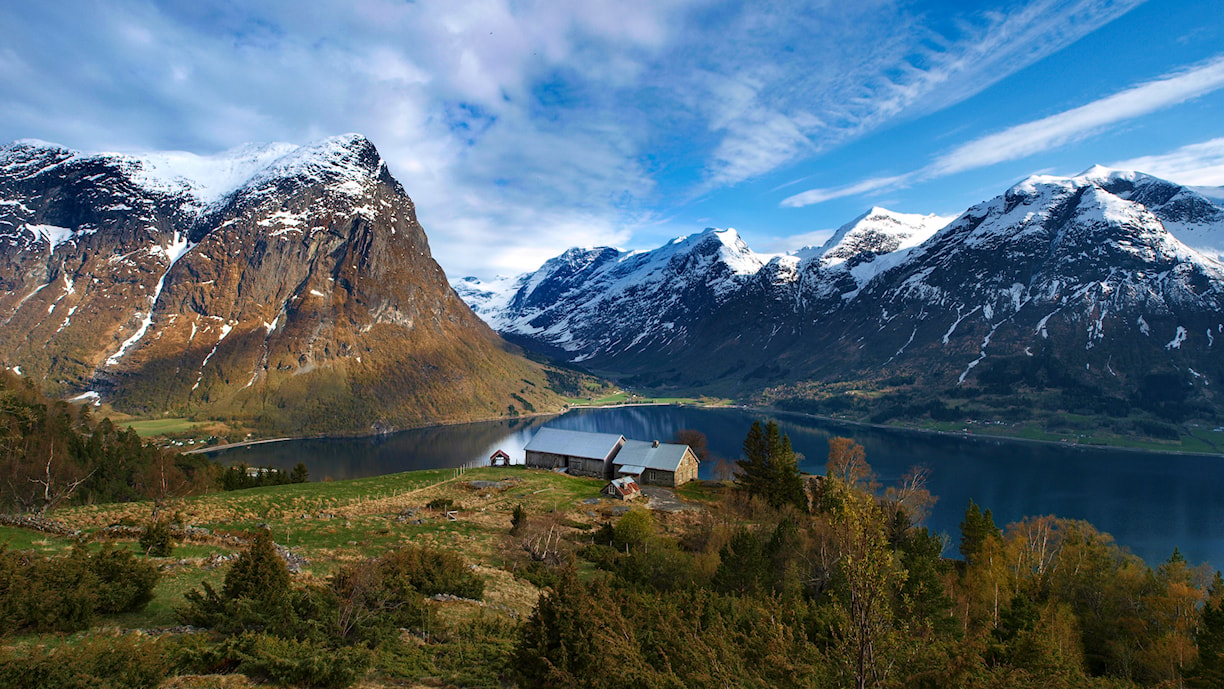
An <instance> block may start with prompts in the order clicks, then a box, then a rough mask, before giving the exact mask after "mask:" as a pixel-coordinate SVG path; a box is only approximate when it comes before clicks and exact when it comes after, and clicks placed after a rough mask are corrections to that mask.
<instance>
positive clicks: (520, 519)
mask: <svg viewBox="0 0 1224 689" xmlns="http://www.w3.org/2000/svg"><path fill="white" fill-rule="evenodd" d="M526 524H527V510H526V509H524V508H523V505H522V503H520V504H518V505H515V506H514V512H512V513H511V514H510V533H511V534H514V535H516V536H517V535H518V534H519V532H520V531H522V530H523V527H524V526H526Z"/></svg>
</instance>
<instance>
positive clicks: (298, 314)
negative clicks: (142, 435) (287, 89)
mask: <svg viewBox="0 0 1224 689" xmlns="http://www.w3.org/2000/svg"><path fill="white" fill-rule="evenodd" d="M180 171H187V172H188V173H194V174H195V176H194V177H186V176H184V175H180V174H177V173H179V172H180ZM0 199H3V201H0V204H3V205H0V233H4V234H3V235H2V236H0V262H3V265H4V268H5V270H4V275H3V277H0V280H6V282H4V283H3V284H2V287H3V288H4V295H3V296H2V297H0V318H3V319H6V320H5V321H3V322H5V327H4V328H3V329H2V330H3V332H2V333H0V357H3V360H4V362H5V363H6V364H7V365H8V366H10V367H17V368H19V369H20V370H21V371H22V373H23V374H24V375H27V376H30V377H32V378H34V379H36V380H39V381H42V382H43V383H44V384H45V385H46V386H47V387H48V388H49V389H51V390H53V391H57V392H61V393H69V394H71V393H78V394H80V393H84V394H90V393H93V394H95V395H97V396H99V397H101V398H102V399H105V400H107V401H109V402H111V403H113V404H114V405H115V406H116V407H118V408H120V409H124V410H129V411H135V412H140V413H160V412H162V411H171V412H174V413H189V412H204V413H208V414H220V415H233V416H236V417H238V418H241V419H244V420H248V421H249V422H252V423H256V424H263V425H265V426H268V427H275V428H277V429H281V430H289V431H307V432H319V431H328V430H331V431H336V430H347V431H360V430H370V429H374V430H379V429H386V428H393V427H399V426H404V425H414V424H421V423H428V422H435V421H447V420H458V419H464V418H476V417H489V416H497V415H502V414H506V413H508V412H509V411H511V407H513V411H515V412H518V411H530V410H533V409H542V408H550V407H556V406H558V404H559V398H557V397H556V396H555V395H553V394H552V393H551V392H549V391H548V390H547V381H546V376H545V373H544V371H543V370H542V369H541V368H540V367H538V366H536V365H535V364H532V363H531V362H528V361H526V360H524V359H522V358H521V357H518V356H516V355H515V354H513V353H512V352H510V351H507V346H506V345H505V344H504V343H503V342H501V340H500V339H499V338H498V337H497V335H496V334H494V333H493V332H492V331H491V330H490V329H489V328H488V327H487V326H485V325H484V324H483V323H482V322H481V321H480V320H479V319H477V318H476V317H475V316H474V314H472V312H471V311H470V309H468V308H467V306H466V305H464V304H463V303H462V302H461V301H460V300H459V299H458V298H457V297H456V296H455V294H454V292H453V291H452V290H451V289H450V287H449V286H448V285H447V282H446V278H445V275H444V274H443V272H442V270H441V268H440V267H439V266H438V265H437V263H435V262H434V261H433V259H432V258H431V257H430V253H429V245H428V241H427V239H426V237H425V233H424V231H423V230H422V228H421V226H420V225H419V224H418V223H417V220H416V214H415V210H414V208H413V204H412V201H411V200H410V199H409V198H408V196H407V195H406V194H405V192H404V190H403V188H402V187H401V186H400V185H399V183H398V182H396V181H395V179H394V178H393V177H392V176H391V175H390V173H389V172H388V170H387V167H386V164H385V163H384V162H383V161H382V159H381V157H380V156H379V155H378V152H377V150H376V149H375V148H374V146H373V145H372V144H371V143H370V142H369V141H368V140H366V139H365V138H364V137H361V136H358V135H348V136H343V137H337V138H334V139H329V140H327V141H324V142H321V143H319V144H317V145H313V146H308V147H301V148H297V147H292V146H286V145H273V146H267V147H246V148H244V149H241V150H239V151H236V152H233V153H231V154H228V155H223V156H218V157H216V158H213V159H204V158H195V157H186V156H185V155H184V154H153V155H150V156H144V157H131V156H117V155H98V156H82V155H78V154H75V153H73V152H71V151H66V150H64V149H60V148H56V147H52V146H48V145H44V144H38V143H18V144H15V145H12V146H9V147H7V148H5V149H4V150H3V151H0Z"/></svg>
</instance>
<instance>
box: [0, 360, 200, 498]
mask: <svg viewBox="0 0 1224 689" xmlns="http://www.w3.org/2000/svg"><path fill="white" fill-rule="evenodd" d="M0 447H2V448H3V451H2V452H0V473H2V474H3V475H4V476H7V477H9V480H8V481H6V482H4V483H3V485H0V510H3V511H45V510H49V509H53V508H55V507H58V506H61V505H71V504H82V503H89V504H94V503H102V502H126V501H131V500H141V499H161V498H165V497H170V496H179V495H187V494H191V493H199V492H203V491H205V490H207V489H208V488H209V487H210V486H211V485H212V484H213V473H212V472H213V466H214V465H213V464H212V463H211V462H209V460H208V459H207V458H206V457H202V456H198V455H193V456H188V455H179V454H177V453H172V452H170V451H168V450H163V449H161V448H159V447H157V446H155V445H152V444H148V445H146V444H144V443H143V442H142V441H141V439H140V436H139V435H137V434H136V432H135V431H132V430H131V429H119V428H116V427H115V426H114V424H112V423H111V422H110V420H109V419H102V420H101V421H99V422H97V423H96V424H95V423H94V421H93V419H92V418H91V415H90V413H89V411H88V407H87V406H78V405H71V404H68V403H66V402H63V401H58V400H50V399H47V398H46V397H44V396H43V395H42V394H41V393H39V392H38V390H36V389H35V388H34V386H33V384H32V383H31V382H30V381H28V380H23V379H21V378H19V377H18V376H16V375H14V374H13V373H12V372H10V371H0Z"/></svg>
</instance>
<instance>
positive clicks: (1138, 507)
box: [213, 406, 1224, 569]
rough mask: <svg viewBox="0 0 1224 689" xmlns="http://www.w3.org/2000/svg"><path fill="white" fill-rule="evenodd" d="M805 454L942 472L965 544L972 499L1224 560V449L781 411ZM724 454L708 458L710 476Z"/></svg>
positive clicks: (333, 471) (694, 413) (332, 471)
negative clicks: (1107, 443)
mask: <svg viewBox="0 0 1224 689" xmlns="http://www.w3.org/2000/svg"><path fill="white" fill-rule="evenodd" d="M757 418H760V415H759V414H756V413H754V412H750V411H745V410H740V409H700V408H693V407H653V406H652V407H622V408H614V409H579V410H574V411H571V412H569V413H567V414H564V415H562V416H557V417H548V418H543V417H536V418H531V419H521V420H516V421H498V422H489V423H476V424H464V425H458V426H445V427H436V428H427V429H421V430H414V431H405V432H402V433H395V434H391V435H384V436H377V437H370V438H356V439H320V440H295V441H287V442H281V443H270V444H266V445H257V446H252V447H247V448H237V449H233V450H226V451H223V452H218V453H214V455H213V456H214V457H215V458H216V459H217V460H219V461H221V462H223V463H230V462H246V463H248V464H254V465H271V466H276V467H281V468H285V469H288V468H292V467H293V465H294V464H296V463H297V462H304V463H305V464H306V466H307V468H308V469H309V470H310V476H311V478H312V479H313V480H316V481H317V480H321V479H324V478H333V479H346V478H358V477H362V476H374V475H379V474H388V473H394V472H399V471H411V470H416V469H432V468H445V467H459V466H463V465H465V464H468V463H471V462H474V461H480V460H487V459H488V457H489V455H491V454H493V452H494V451H495V450H497V449H499V448H500V449H503V450H505V451H506V452H508V453H509V454H510V456H511V457H512V458H513V459H514V461H516V462H521V461H522V459H523V447H524V446H525V445H526V444H527V441H528V440H530V439H531V436H532V435H533V434H534V433H535V431H536V429H537V428H539V427H541V426H549V427H553V428H565V429H571V430H582V431H595V432H600V433H620V434H623V435H624V436H625V437H627V438H631V439H635V440H656V439H657V440H662V441H665V442H666V441H668V440H670V439H671V438H672V437H673V436H674V435H675V434H676V431H678V430H680V429H682V428H694V429H697V430H699V431H701V432H703V433H705V434H706V437H707V438H708V440H709V447H710V450H711V453H712V454H713V455H715V456H720V457H725V458H728V459H731V460H734V459H736V458H738V457H739V455H740V445H741V444H742V443H743V439H744V435H745V434H746V433H747V431H748V427H749V426H750V425H751V424H752V422H753V420H755V419H757ZM774 418H775V419H776V420H777V421H778V422H779V424H780V425H781V426H782V429H783V431H785V432H786V433H787V434H788V435H789V436H790V439H791V442H792V444H793V445H794V447H795V450H796V451H797V452H799V453H801V454H802V455H803V456H804V459H803V460H802V462H801V463H800V468H801V469H803V470H804V471H807V472H811V473H821V472H822V471H823V468H824V462H825V456H826V454H827V452H828V444H827V439H828V438H829V437H830V436H836V435H840V436H846V437H850V438H853V439H854V440H855V441H857V442H858V443H860V444H862V445H863V446H864V447H865V448H866V450H867V461H868V462H869V463H870V464H871V466H872V468H873V469H875V471H876V473H877V474H878V475H879V478H880V480H881V482H882V483H884V484H885V485H887V484H888V483H890V482H893V481H895V480H896V479H897V478H899V477H900V476H901V475H902V474H903V473H904V472H905V471H906V469H908V468H909V467H911V466H914V465H925V466H927V467H929V468H930V479H929V482H928V487H929V488H930V490H931V492H932V493H933V494H934V495H936V496H938V498H939V501H938V502H937V503H936V505H935V507H934V509H933V510H932V512H931V516H930V518H929V519H928V521H927V525H928V526H930V527H931V528H933V529H934V530H935V531H939V532H943V533H946V534H948V535H949V536H951V538H952V541H953V544H955V543H956V542H958V541H959V539H960V530H959V524H960V520H961V518H962V517H963V516H964V512H965V507H966V506H967V505H968V503H969V500H970V499H971V498H972V499H973V500H974V501H975V502H977V503H978V504H979V505H981V506H982V507H983V508H990V509H991V510H992V511H993V513H994V517H995V521H996V522H997V523H998V524H999V525H1000V526H1003V525H1005V524H1007V523H1009V522H1012V521H1017V520H1019V519H1021V518H1022V517H1025V516H1036V515H1044V514H1054V515H1057V516H1059V517H1067V518H1072V519H1084V520H1087V521H1089V522H1092V524H1094V525H1095V526H1096V527H1097V528H1098V529H1100V530H1102V531H1106V532H1108V533H1111V534H1113V536H1114V538H1115V539H1116V540H1117V541H1118V543H1120V544H1121V545H1124V546H1126V547H1127V548H1129V549H1130V550H1131V551H1132V552H1134V553H1136V554H1137V555H1139V556H1141V557H1143V558H1144V559H1145V560H1146V561H1147V562H1148V563H1149V564H1156V563H1159V562H1160V561H1163V560H1165V559H1167V558H1168V557H1169V555H1170V553H1172V551H1173V547H1174V546H1177V547H1178V548H1180V549H1181V552H1182V553H1183V554H1184V555H1185V556H1186V558H1187V559H1188V560H1190V562H1192V563H1199V562H1207V563H1209V564H1210V565H1211V566H1212V567H1213V568H1215V569H1224V456H1212V457H1204V456H1192V455H1171V454H1159V453H1147V452H1131V451H1122V450H1108V449H1098V448H1079V447H1074V446H1062V445H1049V444H1039V443H1024V442H1016V441H1005V440H997V439H989V438H980V437H961V436H945V435H936V434H927V433H913V432H905V431H898V430H886V429H875V428H865V427H860V426H854V425H849V424H845V425H843V424H837V423H836V422H825V421H819V420H814V419H810V418H807V417H802V416H799V415H789V414H778V415H775V417H774ZM713 464H714V462H713V461H707V462H705V463H703V464H702V468H701V476H702V477H703V478H708V477H709V476H710V473H711V471H712V470H713Z"/></svg>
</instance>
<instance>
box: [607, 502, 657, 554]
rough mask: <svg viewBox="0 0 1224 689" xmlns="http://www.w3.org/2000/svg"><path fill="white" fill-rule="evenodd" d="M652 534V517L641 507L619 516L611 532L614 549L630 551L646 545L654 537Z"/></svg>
mask: <svg viewBox="0 0 1224 689" xmlns="http://www.w3.org/2000/svg"><path fill="white" fill-rule="evenodd" d="M654 532H655V523H654V517H653V516H651V514H650V512H649V511H648V510H645V509H642V508H641V507H635V508H633V509H631V510H629V511H628V512H626V513H625V514H623V515H621V518H620V519H618V520H616V526H615V527H613V530H612V533H613V539H614V543H615V545H616V547H618V548H628V549H630V550H632V549H634V548H637V547H639V546H642V545H644V544H645V543H647V542H648V541H649V540H650V538H651V537H653V536H654Z"/></svg>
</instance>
